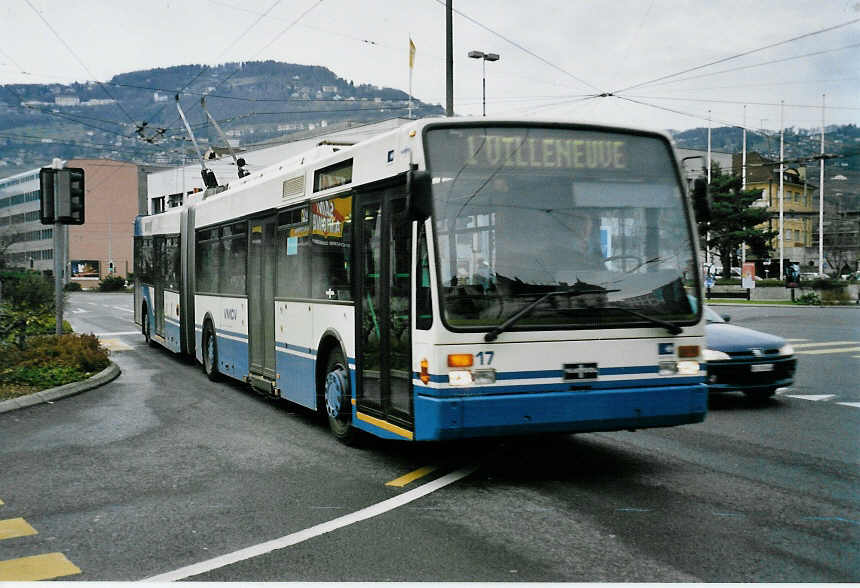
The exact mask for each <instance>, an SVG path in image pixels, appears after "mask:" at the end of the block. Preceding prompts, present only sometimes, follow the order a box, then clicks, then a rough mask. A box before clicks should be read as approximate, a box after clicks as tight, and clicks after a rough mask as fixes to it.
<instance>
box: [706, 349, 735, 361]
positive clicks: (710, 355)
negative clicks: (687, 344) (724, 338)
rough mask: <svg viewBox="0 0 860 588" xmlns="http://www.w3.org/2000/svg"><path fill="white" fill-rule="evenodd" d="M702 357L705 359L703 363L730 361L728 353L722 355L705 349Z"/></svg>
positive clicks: (720, 352)
mask: <svg viewBox="0 0 860 588" xmlns="http://www.w3.org/2000/svg"><path fill="white" fill-rule="evenodd" d="M702 356H703V357H704V358H705V361H725V360H727V359H731V357H729V354H728V353H723V352H722V351H717V350H715V349H705V351H704V352H703V353H702Z"/></svg>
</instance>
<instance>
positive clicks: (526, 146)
mask: <svg viewBox="0 0 860 588" xmlns="http://www.w3.org/2000/svg"><path fill="white" fill-rule="evenodd" d="M466 141H467V147H468V156H467V158H466V164H467V165H474V166H491V167H499V166H501V167H521V168H542V169H594V170H597V169H609V170H623V169H627V145H626V142H625V141H619V140H606V139H572V138H571V139H569V138H533V137H528V138H524V137H523V136H522V135H520V136H516V135H514V136H506V135H490V134H488V135H469V136H468V137H466Z"/></svg>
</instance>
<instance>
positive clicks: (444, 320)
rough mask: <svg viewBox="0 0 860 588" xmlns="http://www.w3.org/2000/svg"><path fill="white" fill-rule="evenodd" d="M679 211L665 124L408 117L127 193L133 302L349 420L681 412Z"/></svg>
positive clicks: (691, 229) (363, 424)
mask: <svg viewBox="0 0 860 588" xmlns="http://www.w3.org/2000/svg"><path fill="white" fill-rule="evenodd" d="M695 234H696V233H695V223H694V220H693V216H692V210H691V205H690V201H689V198H688V196H687V193H686V189H685V184H684V182H683V181H682V178H681V175H680V171H679V167H678V164H677V160H676V157H675V154H674V151H673V149H672V146H671V144H670V142H669V139H668V138H667V137H666V136H665V135H663V134H661V133H655V132H650V131H645V130H638V129H625V128H617V127H609V126H597V125H588V124H573V123H559V122H537V121H530V122H526V121H515V120H493V119H486V118H481V119H460V118H457V119H451V118H449V119H425V120H417V121H409V122H407V123H406V124H404V125H403V126H401V127H399V128H398V129H396V130H394V131H390V132H386V133H384V134H379V135H377V136H375V137H373V138H370V139H367V140H364V141H362V142H360V143H356V144H354V145H351V146H344V145H333V144H322V143H321V144H320V145H319V146H317V147H316V148H315V149H314V150H312V151H311V152H309V153H306V154H303V155H301V156H299V157H295V158H293V159H290V160H287V161H284V162H282V163H280V164H277V165H274V166H271V167H269V168H266V169H263V170H260V171H256V172H254V173H252V174H251V175H248V176H246V177H243V178H240V179H238V180H234V181H232V182H231V183H230V184H229V186H219V187H217V188H209V189H207V190H206V191H204V192H200V193H198V194H195V195H192V196H191V197H189V198H187V199H186V201H185V202H184V203H183V205H182V206H180V207H177V208H170V209H168V210H166V211H165V212H162V213H159V214H153V215H145V216H139V217H138V218H137V219H136V220H135V237H134V246H135V251H134V259H135V274H134V275H135V291H134V292H135V297H134V300H135V321H136V322H137V323H138V324H139V325H140V327H141V331H142V333H143V335H144V337H145V338H146V340H147V341H148V342H152V343H155V344H160V345H163V346H164V347H166V348H168V349H170V350H171V351H173V352H175V353H182V354H188V355H191V356H194V357H196V359H197V361H198V362H199V363H200V364H202V366H203V369H204V371H205V373H206V374H207V375H208V376H209V377H210V378H211V379H213V380H214V379H218V378H221V377H227V378H233V379H236V380H240V381H244V382H247V383H248V384H249V385H251V386H253V387H254V388H256V389H258V390H261V391H262V392H264V393H267V394H271V395H274V396H277V397H280V398H284V399H287V400H289V401H291V402H294V403H297V404H300V405H303V406H305V407H308V408H310V409H313V410H316V411H319V412H320V413H322V414H324V415H327V417H328V421H329V424H330V427H331V430H332V432H333V433H334V435H335V436H336V437H337V438H338V439H340V440H342V441H345V442H349V441H351V440H352V439H353V437H354V435H355V434H356V432H358V431H365V432H368V433H371V434H373V435H377V436H379V437H383V438H389V439H406V440H415V441H430V440H443V439H458V438H468V437H481V436H506V435H516V434H533V433H541V432H571V433H572V432H589V431H611V430H624V429H630V430H634V429H640V428H648V427H666V426H674V425H680V424H686V423H695V422H701V421H702V420H703V419H704V418H705V414H706V410H707V390H706V386H705V384H704V368H705V366H704V363H703V360H702V353H703V349H704V326H703V320H702V304H701V302H702V300H701V292H702V288H701V280H700V274H699V269H698V265H699V264H698V263H697V262H696V260H697V259H698V250H697V239H696V237H695ZM323 411H324V412H323Z"/></svg>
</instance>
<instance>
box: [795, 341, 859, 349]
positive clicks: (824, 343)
mask: <svg viewBox="0 0 860 588" xmlns="http://www.w3.org/2000/svg"><path fill="white" fill-rule="evenodd" d="M857 343H858V342H857V341H820V342H818V343H798V344H797V345H792V347H794V348H795V349H806V348H807V347H830V346H832V345H857Z"/></svg>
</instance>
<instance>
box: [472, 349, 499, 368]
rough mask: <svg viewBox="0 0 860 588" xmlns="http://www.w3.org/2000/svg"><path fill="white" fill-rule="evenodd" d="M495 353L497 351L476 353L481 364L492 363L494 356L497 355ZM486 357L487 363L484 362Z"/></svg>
mask: <svg viewBox="0 0 860 588" xmlns="http://www.w3.org/2000/svg"><path fill="white" fill-rule="evenodd" d="M495 355H496V352H495V351H479V352H478V353H476V354H475V357H476V358H477V359H478V361H479V362H480V363H481V365H490V364H492V363H493V357H495ZM484 359H486V360H487V361H486V363H485V362H484Z"/></svg>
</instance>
